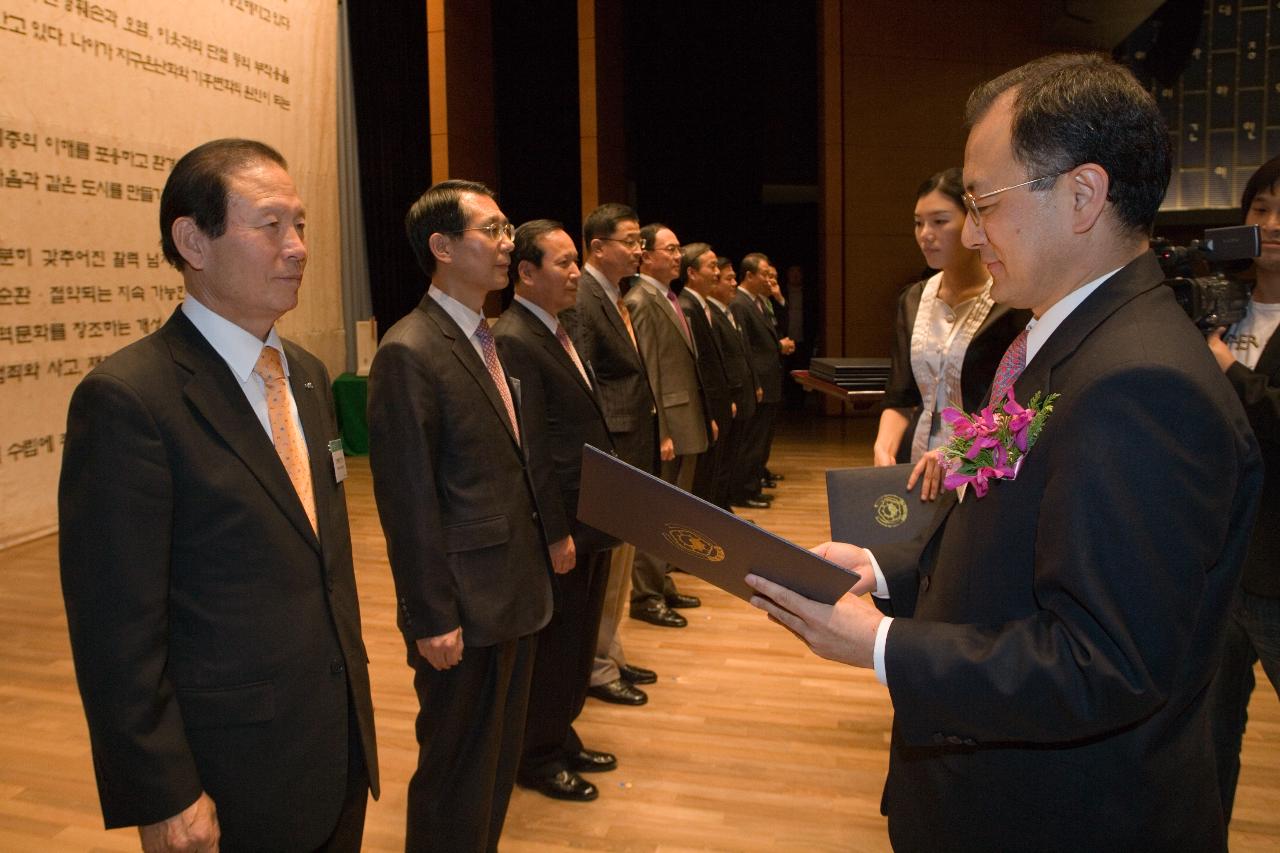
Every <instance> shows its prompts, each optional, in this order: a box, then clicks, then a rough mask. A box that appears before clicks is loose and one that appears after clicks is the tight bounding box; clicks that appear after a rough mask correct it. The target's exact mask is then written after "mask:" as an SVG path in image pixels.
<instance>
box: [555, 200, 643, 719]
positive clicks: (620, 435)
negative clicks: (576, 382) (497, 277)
mask: <svg viewBox="0 0 1280 853" xmlns="http://www.w3.org/2000/svg"><path fill="white" fill-rule="evenodd" d="M642 245H643V242H642V240H641V239H640V223H639V221H638V220H637V218H636V214H635V211H633V210H632V209H631V208H629V207H627V206H626V205H623V204H616V203H613V202H610V203H608V204H602V205H600V206H599V207H597V208H596V209H595V210H593V211H591V213H589V214H587V217H586V219H585V220H583V223H582V250H583V253H584V254H585V256H586V259H587V260H586V263H585V267H586V268H585V269H584V270H583V273H582V279H581V280H580V281H579V283H578V301H577V305H576V306H575V307H573V308H570V309H567V310H565V311H562V312H561V313H560V322H562V323H563V324H564V325H565V328H567V329H568V330H569V336H570V338H572V340H573V344H574V347H575V348H577V350H578V355H579V357H580V358H581V359H582V361H583V363H584V364H589V365H591V368H592V375H593V376H594V382H595V391H596V397H597V399H598V400H599V401H600V407H601V408H602V409H603V410H604V419H605V423H606V424H607V425H608V427H609V437H610V438H611V439H612V440H613V444H614V448H615V449H616V451H617V453H618V457H619V458H620V459H622V460H623V461H624V462H626V463H628V464H629V465H634V466H635V467H637V468H639V469H641V470H642V471H648V472H650V473H655V472H656V471H657V464H658V463H657V459H658V456H657V444H656V440H655V433H656V430H657V413H656V409H655V406H654V403H653V393H652V392H651V391H650V390H649V380H648V378H647V377H646V376H645V372H644V362H643V361H642V360H641V358H640V351H639V350H638V349H637V348H636V341H635V332H634V328H633V326H632V323H631V312H630V311H629V310H628V309H627V307H626V303H625V302H623V301H622V294H621V293H620V292H619V290H618V285H619V283H620V282H621V281H622V280H623V279H624V278H628V277H630V276H632V275H634V274H635V271H636V269H637V268H638V266H639V264H640V251H641V246H642ZM635 553H636V549H635V546H634V545H632V544H630V543H628V542H623V543H622V544H620V545H618V546H617V547H615V548H614V549H613V551H612V552H611V554H610V558H609V583H608V586H607V587H606V589H605V596H604V608H603V612H602V614H601V617H600V633H599V635H598V637H597V642H596V659H595V664H594V666H593V667H592V670H591V687H590V689H589V690H588V693H589V694H590V695H591V696H594V697H596V698H597V699H600V700H602V701H605V702H612V703H615V704H620V705H643V704H644V703H645V702H647V701H649V697H648V696H647V695H646V694H645V692H644V691H643V690H641V689H640V688H639V687H637V686H636V685H637V684H649V683H652V682H653V681H656V680H657V675H656V674H655V673H654V672H653V670H651V669H645V668H644V667H640V666H633V665H631V664H629V663H627V660H626V655H625V653H624V651H623V648H622V641H621V639H620V638H619V636H618V628H619V625H620V623H621V621H622V616H623V614H624V613H625V612H626V608H627V606H628V604H629V602H630V590H631V568H632V564H633V562H634V561H635Z"/></svg>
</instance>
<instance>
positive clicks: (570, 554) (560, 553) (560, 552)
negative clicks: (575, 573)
mask: <svg viewBox="0 0 1280 853" xmlns="http://www.w3.org/2000/svg"><path fill="white" fill-rule="evenodd" d="M547 553H549V554H550V555H551V570H552V571H554V572H555V573H556V574H558V575H563V574H566V573H567V572H569V571H570V570H572V569H573V567H574V566H575V565H577V563H578V549H577V548H576V547H575V546H574V544H573V537H572V536H566V537H564V538H563V539H561V540H560V541H559V542H554V543H552V544H551V545H549V546H547Z"/></svg>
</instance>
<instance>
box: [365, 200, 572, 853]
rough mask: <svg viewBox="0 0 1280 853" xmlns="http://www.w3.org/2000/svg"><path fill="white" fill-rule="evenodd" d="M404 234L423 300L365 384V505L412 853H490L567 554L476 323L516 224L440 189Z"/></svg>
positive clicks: (414, 213) (515, 389) (502, 279)
mask: <svg viewBox="0 0 1280 853" xmlns="http://www.w3.org/2000/svg"><path fill="white" fill-rule="evenodd" d="M405 227H406V230H407V231H408V234H409V242H410V243H411V244H412V246H413V249H414V253H415V254H416V255H417V257H418V262H419V264H420V265H421V266H422V269H423V272H425V273H426V274H427V276H428V277H429V278H430V280H431V286H430V288H429V289H428V291H427V294H426V296H424V297H423V299H422V302H421V304H419V305H418V307H417V308H416V309H415V310H413V311H411V312H410V313H409V314H408V315H407V316H406V317H404V318H403V319H401V320H400V321H399V322H398V323H396V324H395V325H394V326H392V327H391V329H390V330H389V331H388V332H387V334H386V337H384V338H383V340H382V345H381V347H379V349H378V354H377V355H376V356H375V357H374V360H373V367H372V368H371V370H370V372H369V450H370V465H371V468H372V470H373V487H374V495H375V497H376V498H377V501H378V515H379V517H380V518H381V519H382V529H383V532H384V533H385V535H386V538H387V556H388V557H389V558H390V561H391V571H392V573H393V574H394V575H395V585H396V596H397V600H398V603H399V625H400V630H401V632H402V633H403V634H404V638H405V641H406V644H407V646H408V656H409V664H410V665H411V666H412V667H413V668H414V670H415V676H414V687H415V689H416V690H417V692H418V702H419V705H420V711H419V714H418V724H417V734H418V743H419V752H418V769H417V772H415V773H414V775H413V778H412V779H411V780H410V782H409V803H408V815H407V818H408V830H407V833H406V837H405V846H406V848H407V849H409V850H441V851H485V850H492V849H495V848H496V847H497V845H498V839H499V837H500V835H501V833H502V824H503V820H504V819H505V817H506V812H507V804H508V802H509V800H510V797H511V789H512V786H513V784H514V782H515V775H516V767H517V764H518V762H519V758H520V743H521V740H522V738H523V735H524V722H525V709H526V706H527V703H528V697H529V678H530V675H531V673H532V671H533V655H534V648H535V645H536V641H535V639H534V635H535V634H536V633H537V631H538V630H540V629H541V628H542V627H543V626H544V625H546V624H547V621H548V620H549V619H550V618H551V603H552V602H551V582H550V575H551V567H552V564H553V563H559V564H560V565H561V566H563V565H564V564H565V560H566V556H565V551H564V548H565V544H566V543H564V542H557V543H552V548H551V552H550V553H549V551H548V543H547V541H546V538H545V537H544V535H543V531H542V526H541V525H540V523H539V513H538V506H537V503H536V500H535V497H534V493H533V489H532V485H531V483H530V481H529V477H528V473H527V471H526V459H527V456H526V453H525V449H524V444H525V442H526V441H527V438H522V434H523V433H524V432H525V431H526V430H525V428H523V427H522V425H521V418H520V416H519V409H518V403H519V386H518V384H517V383H514V382H509V381H508V377H507V374H506V373H505V371H504V369H503V364H502V362H501V360H500V358H499V356H498V353H497V347H496V345H495V343H494V340H493V335H492V333H491V332H490V331H489V326H488V323H487V322H486V320H485V319H484V317H483V315H482V314H481V310H482V308H483V307H484V298H485V296H486V295H487V294H488V293H490V292H491V291H494V290H500V289H501V288H503V287H504V286H505V285H506V281H507V269H508V267H509V266H510V258H511V249H512V242H511V237H512V233H513V229H512V228H511V225H510V223H509V222H507V218H506V217H505V216H504V215H503V213H502V211H501V210H500V209H499V207H498V204H497V202H496V201H494V198H493V194H492V193H491V192H490V191H489V189H488V188H487V187H485V186H484V185H483V184H478V183H473V182H470V181H444V182H441V183H438V184H436V185H435V186H433V187H431V188H430V189H428V190H427V191H426V192H425V193H423V195H422V197H421V198H419V199H418V200H417V201H416V202H414V204H413V206H412V207H411V208H410V209H409V214H408V216H407V217H406V218H405ZM528 428H529V429H537V428H538V425H537V424H530V425H529V426H528ZM464 646H465V650H466V654H465V655H464V654H463V650H464Z"/></svg>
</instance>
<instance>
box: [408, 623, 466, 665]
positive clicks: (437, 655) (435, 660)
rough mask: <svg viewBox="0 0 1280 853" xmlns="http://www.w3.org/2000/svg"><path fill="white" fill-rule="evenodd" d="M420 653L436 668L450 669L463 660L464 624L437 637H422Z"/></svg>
mask: <svg viewBox="0 0 1280 853" xmlns="http://www.w3.org/2000/svg"><path fill="white" fill-rule="evenodd" d="M416 642H417V645H418V654H420V655H422V656H423V657H424V658H426V659H427V663H429V664H431V665H432V666H433V667H435V668H436V669H442V670H443V669H449V668H450V667H454V666H457V665H458V664H459V663H461V662H462V626H461V625H459V626H458V627H457V628H454V629H453V630H452V631H450V632H449V633H447V634H440V635H439V636H436V637H420V638H419V639H418V640H417V641H416Z"/></svg>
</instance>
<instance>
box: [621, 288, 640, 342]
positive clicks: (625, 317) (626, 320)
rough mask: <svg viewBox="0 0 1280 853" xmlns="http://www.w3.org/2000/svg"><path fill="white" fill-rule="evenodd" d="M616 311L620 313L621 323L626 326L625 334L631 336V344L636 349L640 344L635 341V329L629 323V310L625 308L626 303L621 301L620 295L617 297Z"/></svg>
mask: <svg viewBox="0 0 1280 853" xmlns="http://www.w3.org/2000/svg"><path fill="white" fill-rule="evenodd" d="M618 313H619V314H621V315H622V324H623V325H624V326H626V327H627V334H628V335H630V336H631V345H632V346H633V347H635V348H636V349H637V350H639V349H640V345H639V344H637V343H636V330H635V327H634V326H632V325H631V312H630V311H629V310H628V309H627V303H625V302H623V301H622V297H621V296H619V297H618Z"/></svg>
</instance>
